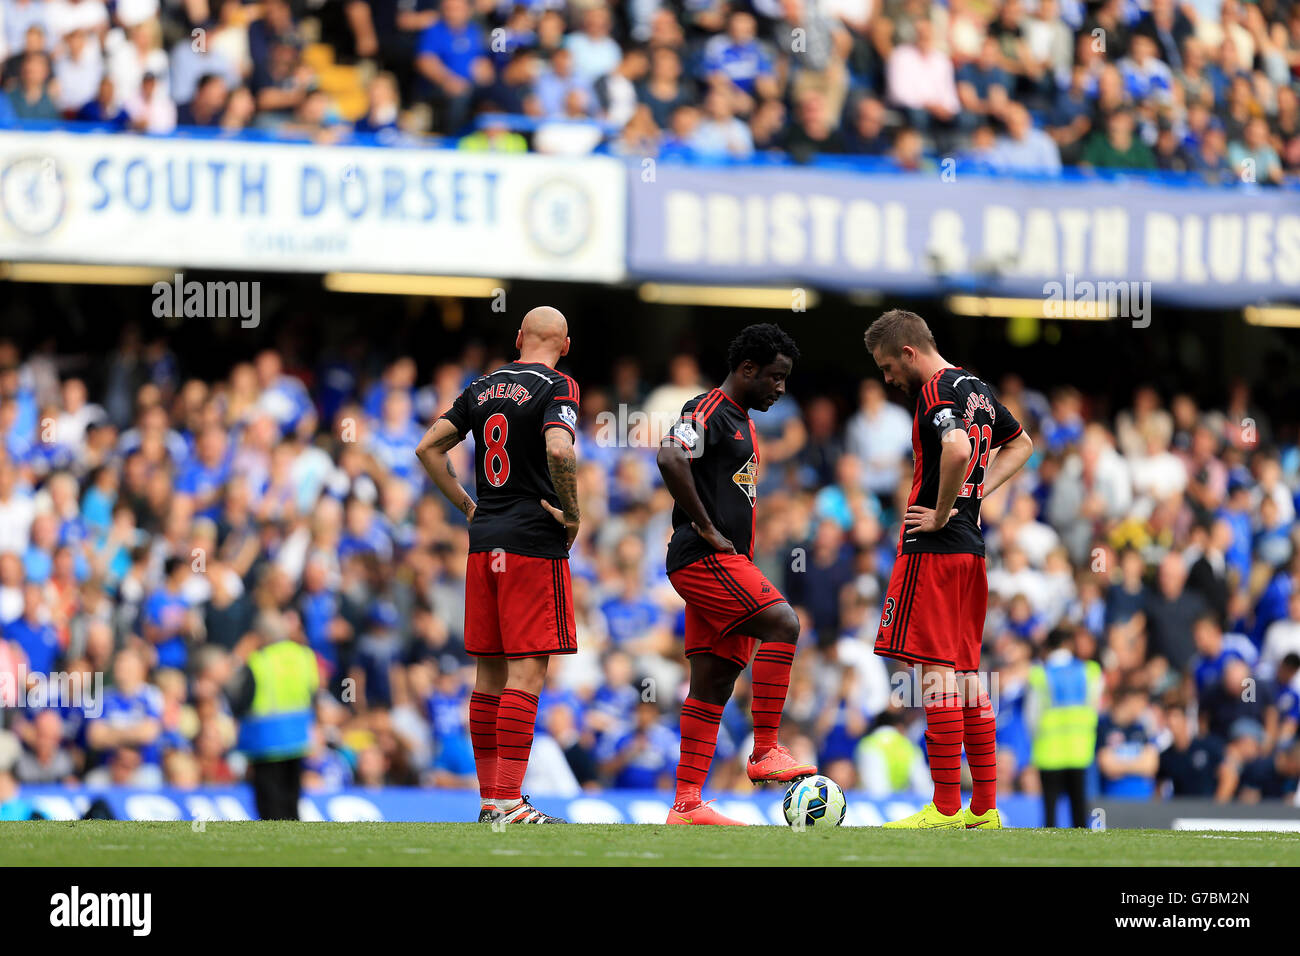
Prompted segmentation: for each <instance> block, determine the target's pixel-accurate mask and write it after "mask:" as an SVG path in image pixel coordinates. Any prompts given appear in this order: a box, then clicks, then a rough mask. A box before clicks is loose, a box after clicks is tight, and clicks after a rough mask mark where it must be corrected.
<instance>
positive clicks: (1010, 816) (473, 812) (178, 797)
mask: <svg viewBox="0 0 1300 956" xmlns="http://www.w3.org/2000/svg"><path fill="white" fill-rule="evenodd" d="M782 795H783V794H782V792H781V791H780V790H773V791H772V792H771V793H769V794H764V795H761V796H748V795H743V796H737V795H728V796H721V797H719V798H718V800H717V803H716V806H717V807H718V809H719V810H721V811H722V812H723V813H725V814H727V815H728V816H731V817H734V818H735V819H738V820H743V821H744V822H746V823H750V824H777V825H784V824H785V818H784V816H782V813H781V797H782ZM21 796H22V798H23V799H24V800H26V801H28V802H29V803H31V804H32V805H33V806H34V807H35V808H36V809H37V810H38V811H39V812H40V813H42V814H43V815H44V816H46V817H47V818H49V819H52V820H76V819H80V818H81V817H82V816H83V815H84V814H85V813H86V811H87V810H88V809H89V808H90V805H91V802H92V801H93V800H95V799H96V798H100V799H103V800H104V801H105V802H106V803H107V804H108V806H109V808H110V810H111V811H112V813H113V816H114V817H116V818H117V819H119V820H252V819H256V816H257V814H256V812H255V810H254V809H253V792H252V789H251V788H249V787H247V786H235V787H219V788H217V787H205V788H202V789H197V790H176V789H170V788H167V789H162V790H134V789H130V788H124V787H115V788H107V789H103V790H70V789H68V788H65V787H58V786H40V787H35V786H33V787H23V789H22V794H21ZM847 796H848V811H847V813H846V814H845V817H844V825H845V826H879V825H880V824H881V823H884V822H885V821H886V820H895V819H898V818H899V817H904V816H907V815H908V814H910V813H915V812H916V811H917V810H919V809H921V807H922V806H923V805H924V804H925V803H927V802H928V801H929V799H930V798H929V796H928V795H926V796H920V795H915V794H900V795H899V796H896V797H893V798H890V799H888V800H874V799H871V798H869V797H866V796H861V795H858V794H855V793H850V794H848V795H847ZM671 802H672V797H671V794H668V793H664V792H662V791H658V790H617V791H607V792H603V793H589V794H583V795H581V796H577V797H538V798H537V803H538V805H539V806H541V807H543V808H544V809H545V810H547V811H548V812H550V813H556V814H559V815H560V816H562V817H564V818H565V819H567V820H570V821H572V822H574V823H653V824H660V823H663V822H664V820H665V819H666V818H667V816H668V807H669V805H670V804H671ZM998 805H999V808H1000V809H1001V811H1002V818H1003V822H1004V823H1005V824H1006V825H1008V826H1020V827H1036V826H1042V819H1043V814H1042V802H1041V801H1040V800H1038V799H1036V798H1031V797H1024V796H1015V795H1012V796H1008V797H1006V798H1004V799H1002V800H1000V801H999V804H998ZM1064 809H1065V808H1064V806H1063V807H1062V820H1063V822H1064ZM299 814H300V816H301V818H302V819H303V820H335V821H377V820H411V821H430V822H462V821H470V820H473V819H474V818H475V817H476V816H477V815H478V797H477V794H475V793H472V792H467V791H463V790H420V789H416V788H408V787H385V788H383V789H380V790H365V789H358V788H352V789H346V790H339V791H336V792H332V793H317V794H305V795H304V796H303V798H302V800H301V802H300V804H299Z"/></svg>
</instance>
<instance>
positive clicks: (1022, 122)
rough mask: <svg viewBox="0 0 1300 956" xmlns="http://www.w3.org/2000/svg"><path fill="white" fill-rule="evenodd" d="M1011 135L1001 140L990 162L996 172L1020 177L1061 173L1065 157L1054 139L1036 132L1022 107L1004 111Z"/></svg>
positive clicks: (1014, 105)
mask: <svg viewBox="0 0 1300 956" xmlns="http://www.w3.org/2000/svg"><path fill="white" fill-rule="evenodd" d="M1003 115H1004V118H1005V121H1006V126H1007V135H1006V136H1004V137H1002V138H1001V139H1000V140H998V144H997V146H996V147H995V148H994V150H993V154H992V156H991V157H990V158H989V162H990V163H991V165H992V166H993V168H994V169H1000V170H1007V171H1010V172H1017V173H1035V174H1038V175H1056V174H1057V173H1059V172H1060V171H1061V155H1060V151H1059V150H1058V149H1057V146H1056V143H1054V142H1053V141H1052V137H1050V136H1048V135H1047V134H1046V133H1045V132H1043V131H1042V130H1040V129H1035V128H1034V120H1033V117H1032V116H1030V115H1029V110H1027V109H1025V108H1024V107H1023V106H1021V105H1020V104H1019V103H1011V104H1009V105H1008V106H1007V107H1006V108H1005V109H1004V111H1003Z"/></svg>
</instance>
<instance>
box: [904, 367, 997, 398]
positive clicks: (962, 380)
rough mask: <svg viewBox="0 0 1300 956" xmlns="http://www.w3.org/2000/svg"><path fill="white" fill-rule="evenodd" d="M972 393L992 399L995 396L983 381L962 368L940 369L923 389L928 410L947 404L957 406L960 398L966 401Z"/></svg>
mask: <svg viewBox="0 0 1300 956" xmlns="http://www.w3.org/2000/svg"><path fill="white" fill-rule="evenodd" d="M971 392H978V393H979V394H981V395H985V396H987V397H990V398H991V397H992V396H993V390H992V389H991V388H989V386H988V384H987V383H986V382H985V381H984V380H983V379H981V378H980V377H979V376H978V375H976V374H975V373H974V372H972V371H970V370H969V369H964V368H962V367H960V366H948V367H947V368H944V369H940V370H939V371H938V372H936V373H935V374H934V377H933V378H931V379H930V381H928V382H926V383H925V385H924V386H923V387H922V389H921V394H922V397H923V398H924V399H925V402H926V407H927V408H934V407H935V406H937V405H943V404H945V403H949V404H956V403H957V401H958V399H959V398H960V399H965V397H966V396H968V395H969V394H970V393H971Z"/></svg>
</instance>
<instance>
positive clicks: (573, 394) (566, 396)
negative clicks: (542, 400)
mask: <svg viewBox="0 0 1300 956" xmlns="http://www.w3.org/2000/svg"><path fill="white" fill-rule="evenodd" d="M555 376H556V380H555V383H554V385H555V394H554V397H555V398H557V399H563V400H568V401H572V402H574V403H575V404H576V403H577V402H579V401H580V399H581V395H582V392H581V390H580V389H579V388H578V381H577V379H575V378H574V377H573V376H572V375H568V374H566V373H564V372H561V371H559V370H558V369H556V370H555Z"/></svg>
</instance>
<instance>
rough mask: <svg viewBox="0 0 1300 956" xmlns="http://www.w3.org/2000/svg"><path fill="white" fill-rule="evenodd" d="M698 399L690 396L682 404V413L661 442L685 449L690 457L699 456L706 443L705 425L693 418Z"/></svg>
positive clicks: (702, 452)
mask: <svg viewBox="0 0 1300 956" xmlns="http://www.w3.org/2000/svg"><path fill="white" fill-rule="evenodd" d="M699 404H700V400H699V399H698V398H692V399H691V400H690V401H689V402H687V403H686V404H685V405H683V406H682V414H681V416H680V417H679V418H678V419H677V421H676V422H675V423H674V424H673V427H672V428H670V429H668V433H667V434H666V435H664V438H663V444H665V445H678V446H680V447H682V448H685V449H686V453H687V454H688V455H690V456H691V457H692V458H699V457H700V456H701V455H702V454H704V446H705V445H706V444H707V442H706V439H707V437H708V433H707V430H706V429H705V427H704V426H703V425H702V424H700V423H699V422H698V421H696V420H695V409H696V408H697V407H698V406H699Z"/></svg>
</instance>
